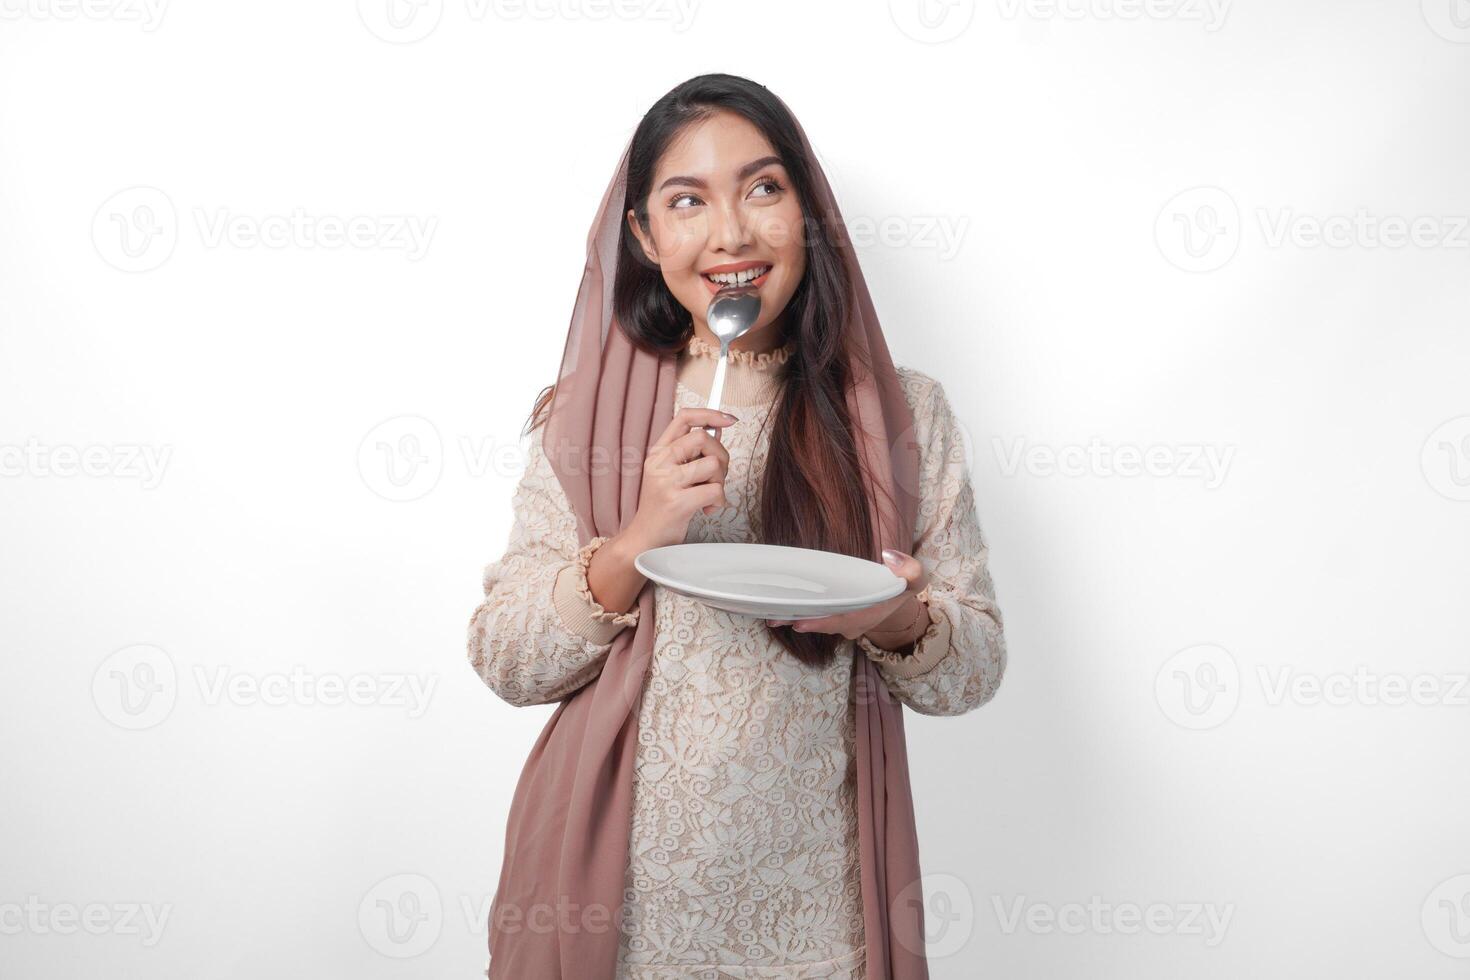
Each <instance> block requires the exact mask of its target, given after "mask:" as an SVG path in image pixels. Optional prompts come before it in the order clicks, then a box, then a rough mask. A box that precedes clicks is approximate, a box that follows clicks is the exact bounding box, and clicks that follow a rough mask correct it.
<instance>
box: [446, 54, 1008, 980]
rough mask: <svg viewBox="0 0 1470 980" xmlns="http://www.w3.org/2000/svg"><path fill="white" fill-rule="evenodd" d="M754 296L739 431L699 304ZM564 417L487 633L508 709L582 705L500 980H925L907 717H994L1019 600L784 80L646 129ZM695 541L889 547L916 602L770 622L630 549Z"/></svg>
mask: <svg viewBox="0 0 1470 980" xmlns="http://www.w3.org/2000/svg"><path fill="white" fill-rule="evenodd" d="M614 263H615V275H614V277H613V282H612V283H610V284H609V283H606V282H605V279H604V275H603V270H604V269H606V268H608V267H609V266H612V265H614ZM747 280H748V281H750V282H752V283H753V285H754V286H755V287H756V288H757V289H758V290H759V292H760V295H761V301H762V302H761V314H760V317H759V319H758V321H757V322H756V324H755V325H754V327H753V328H752V329H751V330H750V331H749V332H748V333H746V334H745V335H743V336H742V337H741V338H739V339H738V340H737V341H735V342H734V343H733V344H732V350H731V354H730V363H729V364H728V367H727V372H728V373H727V377H726V383H725V389H724V394H723V398H722V403H723V405H724V407H726V408H728V409H729V415H724V414H722V413H721V412H718V411H716V410H712V409H708V408H705V407H704V406H705V404H706V400H707V397H708V392H709V388H710V384H711V381H712V377H713V368H714V365H715V357H716V356H717V354H718V350H719V348H718V340H717V339H716V338H715V336H714V334H713V333H712V332H711V331H710V329H709V326H708V324H707V323H706V322H705V313H706V310H707V308H708V305H709V302H710V300H711V298H712V297H713V296H714V294H715V293H716V292H717V291H718V290H719V289H720V288H721V286H722V285H724V284H728V283H729V282H733V281H747ZM548 403H549V406H550V407H549V409H548ZM543 422H544V430H543V432H542V435H541V438H539V439H536V438H533V439H532V440H531V449H530V457H529V461H528V466H527V470H526V473H525V475H524V477H523V478H522V480H521V483H520V486H519V487H518V489H517V491H516V494H515V498H514V508H515V516H516V521H515V526H514V528H513V530H512V532H511V536H510V542H509V545H508V547H507V550H506V553H505V555H504V556H503V557H502V558H501V559H500V560H499V561H498V562H496V563H494V564H492V565H490V566H489V567H488V568H487V569H486V570H485V579H484V585H485V600H484V602H483V603H482V604H481V605H480V607H479V608H478V609H477V610H476V611H475V614H474V617H473V619H472V621H471V623H470V628H469V657H470V661H471V663H472V664H473V665H474V666H475V668H476V670H477V671H478V672H479V674H480V676H481V677H482V678H483V679H484V681H485V682H486V684H488V685H489V686H490V687H491V689H493V690H494V691H495V692H496V693H497V694H498V695H500V697H502V698H503V699H505V700H506V701H508V702H510V703H512V704H517V705H527V704H542V703H548V702H552V701H559V702H560V703H559V704H558V707H557V710H556V712H555V713H554V714H553V715H552V717H551V719H550V720H549V721H548V723H547V726H546V729H545V730H544V731H543V732H542V734H541V736H540V738H539V739H538V740H537V742H536V745H535V746H534V747H533V749H532V751H531V756H530V759H529V760H528V761H527V763H526V767H525V769H524V771H523V772H522V774H521V778H520V782H519V783H518V785H517V788H516V796H515V799H514V801H513V802H512V805H511V812H510V816H509V819H508V821H507V831H506V847H505V855H504V863H503V866H502V869H501V875H500V882H499V887H498V888H497V890H496V894H495V901H494V904H493V905H492V909H491V922H490V949H491V953H492V956H491V962H490V969H489V970H488V971H487V976H489V977H491V978H492V980H496V978H502V977H503V978H516V980H525V978H534V980H549V978H566V980H588V978H613V980H620V978H628V980H675V978H679V980H685V978H725V977H762V978H782V980H798V978H800V980H808V978H817V977H821V978H846V980H854V978H864V977H866V978H870V980H920V978H924V977H927V975H928V974H927V967H926V965H925V960H924V950H923V916H922V892H921V890H920V884H919V867H918V852H917V840H916V835H915V833H914V818H913V809H912V801H911V799H910V796H909V785H908V771H907V765H906V756H905V746H904V740H903V726H902V713H901V709H900V704H902V705H907V706H908V707H909V708H911V709H912V710H915V711H918V712H921V713H924V714H933V715H954V714H960V713H962V712H965V711H969V710H971V709H973V708H976V707H978V706H980V705H982V704H984V703H985V702H986V701H988V700H989V699H990V697H991V696H992V695H993V694H994V692H995V689H996V686H997V685H998V684H999V682H1000V679H1001V674H1002V672H1003V670H1004V666H1005V645H1004V639H1003V635H1002V628H1001V617H1000V613H999V610H998V609H997V608H996V604H995V595H994V588H993V586H992V583H991V579H990V576H989V574H988V572H987V568H986V546H985V540H984V538H983V536H982V534H981V529H980V525H979V522H978V520H977V517H976V513H975V504H974V500H973V497H972V495H971V489H970V483H969V479H968V475H967V473H966V469H965V461H964V450H963V446H962V444H961V435H960V430H959V426H958V423H957V422H956V420H955V418H954V416H953V414H952V413H951V411H950V407H949V403H948V401H947V399H946V398H945V394H944V391H943V389H942V388H941V386H940V385H939V383H938V382H936V381H935V380H934V379H933V378H931V377H929V376H928V375H926V374H923V373H922V372H920V371H918V370H915V369H912V368H905V367H898V368H895V367H894V366H893V364H892V362H891V360H890V358H889V356H888V351H887V347H886V345H885V343H884V341H883V337H882V332H881V330H880V329H879V327H878V321H877V316H876V314H875V312H874V310H873V307H872V303H871V300H870V299H869V296H868V291H867V287H866V285H865V284H864V282H863V279H862V273H861V270H860V269H859V268H858V265H857V261H856V258H855V256H854V254H853V251H852V248H851V245H850V243H849V242H848V240H847V237H846V232H845V228H844V226H843V223H842V219H841V215H840V213H839V212H838V210H837V207H836V203H835V201H834V200H833V199H832V194H831V189H830V186H829V185H828V183H827V181H826V178H825V176H824V175H823V174H822V171H821V168H820V167H819V165H818V164H817V162H816V159H815V156H814V154H813V153H812V150H811V146H810V144H809V142H808V141H807V139H806V136H805V133H804V132H803V131H802V129H801V127H800V125H799V124H798V123H797V121H796V119H795V117H794V116H793V115H792V114H791V112H790V111H789V109H788V108H787V107H786V105H785V104H784V103H783V102H781V101H780V100H779V99H777V98H776V97H775V96H774V95H772V94H771V93H770V92H769V91H767V90H766V89H765V88H764V87H762V86H760V85H758V84H756V83H754V82H751V81H748V80H746V79H743V78H738V77H735V76H730V75H704V76H700V77H697V78H694V79H691V80H689V81H687V82H685V83H683V84H681V85H679V86H678V87H676V88H675V89H673V90H672V91H671V92H669V93H668V94H667V95H666V96H664V97H663V98H662V99H660V100H659V101H658V102H657V103H656V104H655V105H654V106H653V107H652V108H651V109H650V110H649V112H648V113H647V114H646V115H645V116H644V118H643V120H642V122H641V123H640V124H639V126H638V128H637V130H636V132H635V133H634V135H633V138H632V140H631V142H630V143H629V145H628V148H627V149H626V150H625V152H624V155H623V159H622V161H621V162H620V165H619V168H618V172H617V173H616V174H615V176H614V178H613V180H612V182H611V183H610V185H609V188H608V192H607V195H606V196H605V197H604V200H603V204H602V207H601V209H600V211H599V214H598V217H597V219H596V220H595V221H594V222H593V226H592V232H591V235H590V236H589V239H588V263H587V269H586V273H585V275H584V277H583V282H582V287H581V290H580V291H579V294H578V299H577V304H576V307H575V310H574V313H573V317H572V324H571V328H570V330H569V333H568V339H567V347H566V350H565V352H564V354H563V361H562V369H561V374H560V376H559V378H558V381H557V383H556V385H555V386H553V389H551V390H550V391H549V392H547V393H543V396H542V398H541V399H540V401H539V402H538V404H537V406H536V409H535V410H534V411H533V413H532V428H533V429H534V428H535V427H537V426H541V425H542V424H543ZM706 426H709V427H713V429H714V431H715V432H717V433H718V435H717V436H710V435H708V434H707V433H706V431H705V427H706ZM686 541H689V542H693V541H763V542H768V543H773V544H784V545H793V546H799V547H806V548H816V549H821V550H827V551H834V552H841V553H844V554H850V555H857V556H861V557H865V558H870V559H873V560H879V556H880V554H881V555H882V559H881V560H884V561H886V562H887V563H888V566H889V567H890V568H891V569H892V570H893V572H894V573H895V574H896V575H899V576H901V577H902V578H903V579H904V580H905V581H906V583H907V589H906V590H905V591H904V592H903V593H902V594H901V595H899V596H897V597H895V598H893V599H891V600H889V601H887V602H883V603H880V604H878V605H875V606H872V607H869V608H867V609H863V610H860V611H857V612H853V613H847V614H844V615H840V616H829V617H823V618H820V619H811V620H805V621H802V622H797V623H787V622H767V621H764V620H760V619H757V618H752V617H747V616H742V615H737V614H733V613H728V612H724V611H722V610H718V609H714V608H711V607H708V606H705V605H703V604H702V603H699V602H697V601H695V600H692V599H689V598H687V597H685V596H682V595H679V594H676V593H673V592H670V591H668V590H666V589H664V588H662V587H660V586H657V585H656V584H651V583H648V582H647V581H646V580H645V579H644V578H643V577H642V576H641V575H640V574H639V573H638V572H637V570H636V568H634V566H633V558H634V557H635V556H636V555H637V554H638V553H639V552H641V551H643V550H646V549H648V548H654V547H658V546H661V545H667V544H676V543H681V542H686ZM899 543H902V544H903V546H904V547H903V549H902V550H900V549H898V548H897V547H896V545H897V544H899ZM885 544H886V545H888V547H887V548H885V547H883V545H885ZM910 549H911V550H912V552H913V554H907V553H905V552H906V551H908V550H910Z"/></svg>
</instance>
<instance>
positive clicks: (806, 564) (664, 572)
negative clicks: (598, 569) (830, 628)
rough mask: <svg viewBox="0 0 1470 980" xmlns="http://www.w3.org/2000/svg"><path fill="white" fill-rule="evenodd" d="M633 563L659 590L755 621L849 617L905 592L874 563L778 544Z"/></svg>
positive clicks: (661, 552)
mask: <svg viewBox="0 0 1470 980" xmlns="http://www.w3.org/2000/svg"><path fill="white" fill-rule="evenodd" d="M633 564H634V565H635V566H636V567H637V569H638V571H640V572H642V573H643V574H644V575H645V576H647V577H648V578H650V579H652V580H653V581H655V582H657V583H658V584H659V585H662V586H663V587H664V588H667V589H672V590H673V591H675V592H678V593H679V594H681V595H687V596H689V597H690V598H691V599H698V600H699V601H700V602H703V603H705V604H706V605H710V606H714V607H715V608H716V609H725V610H728V611H730V612H737V613H744V614H745V615H747V616H759V617H761V618H763V619H815V618H816V617H818V616H833V615H836V614H837V613H845V612H852V611H854V610H857V609H865V608H867V607H868V606H871V605H874V604H875V603H879V602H882V601H884V600H885V599H892V598H893V597H894V596H896V595H898V594H899V593H901V592H903V590H904V589H906V588H908V583H907V582H906V581H905V580H904V579H903V578H901V577H900V576H897V575H895V574H893V573H892V572H890V571H889V570H888V567H887V566H886V565H881V564H879V563H878V562H875V561H868V560H867V559H866V558H854V557H852V556H851V555H840V554H837V553H836V552H832V551H818V550H816V549H814V548H792V547H788V546H786V545H779V544H747V543H741V542H700V543H695V544H671V545H665V546H664V547H662V548H650V549H648V550H647V551H645V552H643V553H642V554H640V555H638V557H636V558H634V559H633Z"/></svg>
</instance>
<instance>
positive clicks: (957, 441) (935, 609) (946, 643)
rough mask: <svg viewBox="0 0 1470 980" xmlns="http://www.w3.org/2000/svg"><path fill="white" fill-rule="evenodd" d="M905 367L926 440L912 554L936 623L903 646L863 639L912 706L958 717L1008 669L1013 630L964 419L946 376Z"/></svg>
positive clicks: (985, 697) (988, 694)
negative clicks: (997, 579) (992, 563)
mask: <svg viewBox="0 0 1470 980" xmlns="http://www.w3.org/2000/svg"><path fill="white" fill-rule="evenodd" d="M901 370H902V371H903V373H904V374H906V375H907V377H906V378H905V379H904V385H905V391H907V392H910V393H911V394H910V404H911V406H912V407H913V409H914V432H915V437H916V438H917V439H918V441H919V445H920V465H919V477H920V481H921V486H922V488H923V489H922V495H921V500H920V504H919V516H918V521H917V525H918V526H917V528H916V531H917V533H918V534H919V538H918V541H917V542H916V544H915V546H914V551H913V555H914V557H915V558H918V559H919V560H920V561H921V562H923V563H924V567H925V570H926V571H927V572H928V573H929V602H928V611H927V613H925V611H924V610H922V609H921V610H917V612H918V614H919V622H920V624H923V623H924V621H925V620H926V619H927V620H928V623H927V627H926V628H924V632H923V634H922V635H920V636H919V637H918V639H917V640H913V641H912V642H910V643H903V644H902V645H899V644H894V646H895V649H888V648H886V647H884V646H880V645H879V644H878V643H876V642H874V640H875V637H874V636H860V637H858V639H857V641H856V642H857V645H858V647H859V649H861V650H862V651H863V652H864V653H865V654H867V656H869V657H870V658H872V660H873V661H874V662H875V663H876V664H877V665H878V670H879V671H880V672H881V673H882V674H883V677H884V679H885V680H886V681H887V682H888V687H889V690H891V691H892V692H893V694H894V696H895V697H897V698H898V699H899V700H900V701H902V702H903V703H904V704H906V705H908V706H909V707H910V708H912V709H913V710H915V711H917V712H919V713H920V714H926V715H958V714H963V713H965V712H967V711H973V710H974V709H975V708H978V707H980V706H981V705H982V704H984V703H985V702H987V701H989V700H990V699H991V698H992V697H993V696H994V695H995V691H996V688H997V687H999V685H1000V680H1001V676H1002V675H1003V674H1004V673H1005V665H1006V647H1005V635H1004V633H1003V631H1002V622H1001V615H1000V608H999V607H998V606H997V605H996V602H995V584H994V583H993V582H992V581H991V578H990V571H989V566H988V558H989V549H988V548H987V546H986V542H985V536H984V534H983V532H982V531H981V528H980V520H979V517H978V515H977V513H976V508H975V497H974V493H973V490H972V489H971V485H970V474H969V471H968V468H967V465H966V460H965V446H964V441H963V436H962V434H961V432H960V427H959V422H958V420H956V419H955V417H954V412H953V411H952V409H951V408H950V405H949V400H948V398H947V397H946V396H945V393H944V389H943V387H942V386H941V385H940V384H939V382H937V381H935V380H933V379H932V378H929V377H928V376H927V375H924V374H922V373H920V372H917V371H914V370H913V369H901ZM906 615H910V614H906ZM877 637H881V638H885V639H886V635H885V634H877ZM903 638H904V639H908V637H903Z"/></svg>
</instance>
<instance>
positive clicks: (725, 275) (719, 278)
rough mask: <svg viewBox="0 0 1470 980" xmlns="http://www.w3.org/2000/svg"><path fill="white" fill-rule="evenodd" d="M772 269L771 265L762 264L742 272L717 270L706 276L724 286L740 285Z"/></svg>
mask: <svg viewBox="0 0 1470 980" xmlns="http://www.w3.org/2000/svg"><path fill="white" fill-rule="evenodd" d="M770 271H771V267H770V266H768V265H762V266H757V267H756V268H754V269H745V270H743V271H741V272H716V273H714V274H712V275H708V276H705V278H706V279H708V280H709V281H710V282H717V283H719V284H720V285H722V286H739V285H741V284H743V283H747V282H750V281H751V280H752V279H759V278H760V277H761V276H763V275H765V274H766V273H767V272H770Z"/></svg>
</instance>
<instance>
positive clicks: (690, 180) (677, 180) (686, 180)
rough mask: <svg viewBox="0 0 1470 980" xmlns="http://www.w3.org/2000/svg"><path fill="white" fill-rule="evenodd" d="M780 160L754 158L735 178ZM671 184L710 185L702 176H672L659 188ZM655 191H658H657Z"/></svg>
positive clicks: (742, 178) (748, 174)
mask: <svg viewBox="0 0 1470 980" xmlns="http://www.w3.org/2000/svg"><path fill="white" fill-rule="evenodd" d="M780 162H781V158H780V157H777V156H769V157H761V158H760V159H759V160H752V161H750V162H749V163H747V164H746V165H745V166H743V167H741V168H740V169H739V170H738V171H737V172H736V174H735V179H736V180H744V179H745V178H747V177H749V176H750V175H751V174H753V173H755V172H756V171H757V170H760V169H761V168H762V167H768V166H770V165H771V164H773V163H780ZM670 184H685V185H687V186H689V187H700V188H704V187H708V186H709V184H707V183H705V181H704V179H703V178H701V177H670V178H669V179H668V180H665V181H664V182H663V183H662V184H659V185H658V190H659V191H661V190H663V189H664V188H665V187H668V186H669V185H670ZM655 193H657V191H655Z"/></svg>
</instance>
